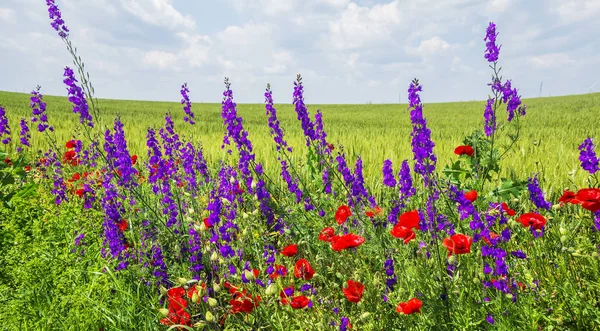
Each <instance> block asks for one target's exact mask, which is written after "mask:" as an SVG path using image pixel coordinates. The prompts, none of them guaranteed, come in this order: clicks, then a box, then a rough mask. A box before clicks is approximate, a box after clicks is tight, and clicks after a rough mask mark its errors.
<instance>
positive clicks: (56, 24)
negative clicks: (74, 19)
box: [46, 0, 69, 38]
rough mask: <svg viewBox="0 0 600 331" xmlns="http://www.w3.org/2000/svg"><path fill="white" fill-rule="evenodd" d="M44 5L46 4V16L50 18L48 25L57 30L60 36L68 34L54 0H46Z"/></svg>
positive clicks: (63, 36) (64, 36) (65, 36)
mask: <svg viewBox="0 0 600 331" xmlns="http://www.w3.org/2000/svg"><path fill="white" fill-rule="evenodd" d="M46 5H47V6H48V16H49V18H50V19H51V20H52V22H50V25H51V26H52V28H54V30H56V31H57V32H58V35H59V36H60V37H61V38H67V37H68V36H69V29H68V28H67V26H66V25H65V21H64V20H63V19H62V15H61V13H60V9H58V6H57V5H56V4H55V3H54V0H46Z"/></svg>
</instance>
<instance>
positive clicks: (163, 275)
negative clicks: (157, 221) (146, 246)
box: [152, 244, 169, 285]
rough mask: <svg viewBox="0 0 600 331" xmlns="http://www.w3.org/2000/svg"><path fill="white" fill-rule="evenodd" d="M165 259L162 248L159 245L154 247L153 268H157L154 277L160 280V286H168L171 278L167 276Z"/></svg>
mask: <svg viewBox="0 0 600 331" xmlns="http://www.w3.org/2000/svg"><path fill="white" fill-rule="evenodd" d="M163 259H164V257H163V253H162V250H161V249H160V246H159V245H158V244H156V245H154V246H152V266H153V267H154V268H155V269H154V272H153V273H152V275H153V276H154V277H157V278H158V279H159V281H158V284H163V285H167V284H168V283H169V281H168V277H169V276H168V275H167V265H166V264H165V262H164V260H163Z"/></svg>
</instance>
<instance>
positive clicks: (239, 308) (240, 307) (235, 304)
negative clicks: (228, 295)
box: [229, 298, 255, 314]
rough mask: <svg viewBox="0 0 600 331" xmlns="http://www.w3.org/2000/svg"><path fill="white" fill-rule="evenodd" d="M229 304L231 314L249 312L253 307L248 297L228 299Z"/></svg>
mask: <svg viewBox="0 0 600 331" xmlns="http://www.w3.org/2000/svg"><path fill="white" fill-rule="evenodd" d="M229 304H231V306H232V307H231V310H230V311H231V313H232V314H237V313H240V312H244V313H246V314H249V313H251V312H252V310H253V309H254V307H255V306H254V303H253V302H252V300H250V299H248V298H244V299H235V300H229Z"/></svg>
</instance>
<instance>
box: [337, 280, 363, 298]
mask: <svg viewBox="0 0 600 331" xmlns="http://www.w3.org/2000/svg"><path fill="white" fill-rule="evenodd" d="M347 283H348V286H347V287H346V288H344V289H342V291H343V292H344V295H345V296H346V299H348V301H350V302H354V303H357V302H359V301H360V299H362V296H363V292H364V291H365V286H364V285H363V284H361V283H360V282H356V281H353V280H352V279H349V280H348V282H347Z"/></svg>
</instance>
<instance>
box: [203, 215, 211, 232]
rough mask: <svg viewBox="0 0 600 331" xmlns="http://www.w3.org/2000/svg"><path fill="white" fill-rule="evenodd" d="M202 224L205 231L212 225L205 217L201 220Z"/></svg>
mask: <svg viewBox="0 0 600 331" xmlns="http://www.w3.org/2000/svg"><path fill="white" fill-rule="evenodd" d="M202 223H204V226H205V227H206V228H207V229H208V228H210V227H211V226H212V224H210V221H209V220H208V217H205V218H204V219H203V220H202Z"/></svg>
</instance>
